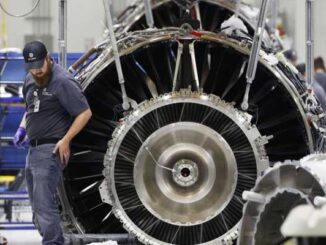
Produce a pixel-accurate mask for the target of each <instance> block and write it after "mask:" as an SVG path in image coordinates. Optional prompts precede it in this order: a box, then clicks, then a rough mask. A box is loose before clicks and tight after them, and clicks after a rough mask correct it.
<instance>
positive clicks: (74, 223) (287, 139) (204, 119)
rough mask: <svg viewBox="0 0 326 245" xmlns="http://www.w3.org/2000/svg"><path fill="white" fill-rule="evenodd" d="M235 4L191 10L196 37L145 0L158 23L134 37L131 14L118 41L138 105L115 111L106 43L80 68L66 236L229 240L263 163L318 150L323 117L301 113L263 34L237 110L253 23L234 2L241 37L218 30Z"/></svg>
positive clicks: (202, 4) (164, 7)
mask: <svg viewBox="0 0 326 245" xmlns="http://www.w3.org/2000/svg"><path fill="white" fill-rule="evenodd" d="M234 3H235V1H232V2H231V1H226V0H225V1H224V0H223V1H222V0H217V1H213V0H207V1H206V0H204V1H199V4H198V5H195V6H194V9H191V14H192V16H194V18H196V19H197V20H201V25H202V28H201V29H200V30H194V31H193V30H191V28H187V29H185V28H179V27H175V26H174V25H170V24H169V23H172V24H173V23H175V20H177V19H180V17H181V15H180V12H179V10H180V8H179V6H176V5H175V2H174V1H153V2H152V6H153V9H154V11H153V17H154V20H155V21H154V22H155V25H156V24H158V23H159V24H160V25H161V26H159V27H157V28H154V29H147V30H142V29H144V28H145V26H143V25H141V23H143V22H142V21H141V20H142V18H143V17H144V18H145V16H144V12H143V5H141V4H140V5H137V6H134V8H135V9H136V10H137V11H136V10H135V11H134V12H132V13H131V12H129V14H128V13H127V15H128V16H130V19H128V21H130V22H128V21H127V22H128V23H124V24H122V25H121V26H120V27H122V28H126V29H124V30H128V31H129V32H119V33H116V37H117V46H118V47H117V48H118V52H119V56H120V60H121V67H122V71H123V75H124V78H125V89H126V92H127V93H128V97H130V99H132V100H134V101H136V102H137V104H138V107H137V108H135V109H133V110H131V111H129V112H126V111H124V110H122V109H121V108H122V106H121V104H122V97H123V95H122V93H121V89H120V86H119V82H120V81H119V79H118V75H117V70H116V67H115V64H114V51H113V49H112V45H111V43H110V40H106V41H104V42H103V43H101V44H99V45H98V47H99V48H98V49H96V50H97V52H98V53H96V54H95V57H94V59H93V60H91V61H90V63H88V64H87V65H85V66H84V67H82V68H81V69H80V70H79V71H78V72H77V74H76V79H77V80H78V81H79V82H80V83H81V85H82V87H83V90H84V93H85V95H86V97H87V99H88V102H89V104H90V106H91V109H92V111H93V117H92V119H91V121H90V122H89V124H88V125H87V127H86V128H85V129H84V130H83V131H82V132H81V133H80V134H79V135H78V136H77V137H76V138H75V139H74V141H73V142H72V157H71V159H70V163H69V165H68V167H67V168H66V169H65V171H64V176H63V179H62V185H61V186H60V188H59V197H60V205H61V207H62V219H63V220H64V226H65V227H66V229H67V230H68V232H77V233H109V234H111V233H121V232H126V231H128V232H130V233H131V234H132V235H133V236H136V237H137V238H138V240H139V241H141V242H142V243H145V244H187V245H190V244H232V242H233V241H234V240H235V239H236V238H237V236H238V225H239V222H240V220H241V217H242V207H243V205H244V202H243V200H242V198H241V194H242V192H243V191H246V190H250V189H252V188H253V187H254V186H255V182H256V179H257V177H258V176H261V175H262V174H263V171H264V170H265V169H266V168H267V166H268V164H269V162H268V160H269V161H270V164H273V163H274V162H278V161H284V160H286V159H300V158H302V157H303V156H305V155H307V154H309V153H311V152H314V151H318V150H320V149H322V147H323V145H324V140H323V135H322V132H323V130H324V129H323V128H324V125H325V120H324V119H323V117H321V116H320V115H321V113H322V110H321V108H320V107H318V106H317V105H315V104H314V106H313V107H311V108H306V107H305V102H306V100H307V95H306V86H305V84H304V83H303V81H301V80H300V78H298V76H296V74H295V72H296V71H294V70H291V68H290V67H289V66H288V64H287V62H286V61H284V57H282V55H281V54H276V55H274V54H275V52H271V50H270V49H269V48H268V47H270V46H269V44H268V43H269V42H268V40H269V38H267V39H266V38H264V45H263V47H262V49H261V50H260V52H259V61H258V66H257V75H256V77H255V81H254V83H253V86H252V88H251V90H250V93H249V97H248V102H249V108H248V110H247V111H246V112H245V113H244V112H242V111H241V108H240V105H241V99H242V98H243V94H244V91H245V82H246V81H245V70H246V67H247V66H248V56H249V54H250V49H251V45H252V34H253V28H252V27H253V26H254V25H253V23H255V17H252V18H251V21H249V22H248V21H247V18H246V17H244V16H248V17H249V16H251V15H250V13H251V8H250V7H248V6H245V5H242V6H241V7H240V14H239V17H240V19H241V20H242V21H243V22H244V24H245V25H246V27H247V29H248V31H249V35H246V36H241V35H238V34H234V35H229V36H227V35H226V34H225V33H223V32H221V30H220V24H221V23H222V22H223V21H224V20H226V19H228V18H229V17H230V16H231V15H232V14H233V13H234V7H235V5H234ZM243 11H245V12H246V13H245V14H243V13H242V12H243ZM162 13H163V15H162ZM167 13H168V14H167ZM214 16H215V17H214ZM217 16H219V17H221V18H220V19H219V21H216V19H215V18H216V17H217ZM124 20H127V19H124ZM138 20H139V22H138ZM143 20H144V21H145V19H143ZM158 20H159V21H158ZM160 21H161V22H160ZM136 22H137V23H136ZM134 24H137V25H138V24H140V25H138V26H135V25H134ZM165 24H169V25H165ZM166 26H169V27H166ZM136 27H137V28H136ZM130 28H135V29H130ZM130 30H132V31H131V32H130ZM178 43H179V44H181V45H179V47H182V52H183V55H181V53H180V57H179V59H178V56H179V55H178V54H179V52H178ZM194 69H196V71H195V70H194ZM194 91H196V92H194ZM172 125H174V126H172ZM185 135H186V136H185ZM163 138H164V139H165V140H166V141H167V142H165V140H164V141H163V140H162V139H163ZM197 138H202V139H203V143H204V144H206V145H205V147H203V146H201V145H200V142H199V141H197ZM204 139H205V140H204ZM108 141H109V144H107V142H108ZM183 141H185V142H183ZM145 142H146V143H145ZM103 159H104V165H105V166H104V168H105V170H104V171H103ZM226 166H227V167H226ZM135 176H136V177H135ZM203 176H204V177H203ZM221 176H222V177H221ZM104 178H105V179H104ZM214 190H215V191H214ZM216 190H217V191H216ZM293 195H294V196H295V197H296V194H295V193H294V194H293ZM260 199H261V196H258V197H257V200H260ZM263 199H264V198H263ZM278 199H282V196H281V197H280V198H279V197H277V198H276V199H274V200H276V203H277V200H278ZM211 200H212V201H211ZM264 200H265V199H264ZM163 202H164V205H161V204H162V203H163ZM289 202H291V201H289ZM160 203H161V204H160ZM287 203H288V202H287ZM184 207H187V208H189V210H187V209H186V208H184ZM191 211H193V212H191ZM181 214H184V215H181ZM116 217H118V219H117V218H116ZM121 224H123V227H122V225H121Z"/></svg>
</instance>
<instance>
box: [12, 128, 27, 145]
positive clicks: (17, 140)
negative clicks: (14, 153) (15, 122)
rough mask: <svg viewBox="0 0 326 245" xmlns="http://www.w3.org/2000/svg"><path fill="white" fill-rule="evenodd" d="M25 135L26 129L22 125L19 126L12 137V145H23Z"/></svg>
mask: <svg viewBox="0 0 326 245" xmlns="http://www.w3.org/2000/svg"><path fill="white" fill-rule="evenodd" d="M25 137H26V130H25V129H24V128H23V127H19V128H18V129H17V132H16V134H15V136H14V139H13V143H14V145H15V146H17V147H20V146H23V143H24V139H25Z"/></svg>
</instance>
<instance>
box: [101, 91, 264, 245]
mask: <svg viewBox="0 0 326 245" xmlns="http://www.w3.org/2000/svg"><path fill="white" fill-rule="evenodd" d="M250 120H251V117H250V116H249V115H248V114H246V113H244V112H240V111H238V110H236V109H235V108H234V106H233V105H232V104H230V103H226V102H225V101H223V100H221V99H220V98H218V97H216V96H214V95H207V94H204V93H198V92H191V91H190V90H181V91H180V92H174V93H170V94H166V95H163V96H160V97H157V98H154V99H152V100H150V101H146V102H144V103H142V104H140V105H139V107H138V108H137V109H136V110H135V111H133V112H132V113H130V115H129V116H128V117H126V118H125V120H124V121H123V124H122V125H121V126H120V127H118V128H117V129H116V130H115V132H114V133H113V139H112V140H111V141H110V143H109V148H108V151H107V154H106V157H105V166H106V170H105V172H104V174H105V177H106V183H107V186H108V189H109V195H110V197H109V199H110V200H112V203H113V212H114V214H115V215H116V216H117V217H118V218H119V219H120V220H121V221H122V223H123V224H124V227H126V229H127V230H128V231H130V232H132V233H133V234H135V235H136V236H137V238H138V239H139V240H140V241H141V242H143V243H145V244H171V243H172V244H207V243H210V242H216V244H219V243H226V242H230V241H231V240H234V239H235V238H236V237H237V227H238V223H239V221H240V219H241V214H242V213H241V211H242V205H243V203H242V200H241V197H240V196H239V193H242V192H243V190H245V189H247V188H248V187H250V186H254V184H255V179H256V176H257V175H258V174H260V173H261V172H262V171H263V170H264V169H265V168H266V167H267V162H266V161H265V159H266V158H265V153H264V144H265V143H266V141H263V140H261V137H262V136H261V135H260V133H259V132H258V130H257V128H256V127H255V126H254V125H252V124H251V123H250ZM264 142H265V143H264ZM102 195H103V196H102V198H105V196H104V194H102ZM188 238H191V241H190V240H189V241H186V240H184V239H188ZM149 241H150V242H149Z"/></svg>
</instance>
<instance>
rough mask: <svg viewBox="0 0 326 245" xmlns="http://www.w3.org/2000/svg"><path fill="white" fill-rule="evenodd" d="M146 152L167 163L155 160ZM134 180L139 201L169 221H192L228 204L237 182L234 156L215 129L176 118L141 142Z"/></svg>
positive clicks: (193, 222) (205, 217)
mask: <svg viewBox="0 0 326 245" xmlns="http://www.w3.org/2000/svg"><path fill="white" fill-rule="evenodd" d="M144 148H146V149H144ZM149 152H153V155H154V156H153V157H154V158H155V159H158V163H159V164H160V165H163V166H165V167H166V168H161V166H160V165H156V164H155V162H154V161H153V159H152V156H151V155H150V154H149ZM168 168H169V169H170V170H169V169H168ZM134 180H135V188H136V190H137V193H138V196H139V197H140V200H141V201H142V203H143V204H144V205H145V206H146V208H147V209H148V210H150V211H151V213H152V214H153V215H155V216H156V217H158V218H159V219H161V220H164V221H165V222H168V223H171V224H181V225H196V224H201V223H204V222H206V221H207V220H209V219H211V218H212V217H215V216H216V215H218V214H219V213H220V212H221V210H223V209H224V207H225V206H226V205H227V204H228V203H229V201H230V199H231V198H232V196H233V194H234V190H235V185H236V182H237V167H236V160H235V157H234V154H233V152H232V149H231V147H230V146H229V145H228V144H227V142H226V141H225V140H224V138H223V137H222V136H221V135H220V134H218V133H217V132H215V131H214V130H212V129H210V128H209V127H207V126H204V125H201V124H199V123H192V122H191V123H190V122H178V123H173V124H169V125H167V126H165V127H162V128H160V129H158V130H157V131H155V132H154V133H153V134H152V135H151V136H149V138H148V139H147V140H146V141H145V142H144V143H143V145H142V147H141V148H140V150H139V151H138V154H137V157H136V160H135V167H134Z"/></svg>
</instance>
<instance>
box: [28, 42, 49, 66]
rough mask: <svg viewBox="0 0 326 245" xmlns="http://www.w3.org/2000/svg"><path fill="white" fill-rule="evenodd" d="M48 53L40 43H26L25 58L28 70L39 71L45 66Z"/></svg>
mask: <svg viewBox="0 0 326 245" xmlns="http://www.w3.org/2000/svg"><path fill="white" fill-rule="evenodd" d="M47 54H48V51H47V50H46V47H45V45H44V44H43V43H42V42H40V41H32V42H29V43H26V45H25V47H24V50H23V56H24V60H25V65H26V69H27V70H30V69H39V68H41V67H42V66H43V64H44V60H45V57H46V56H47Z"/></svg>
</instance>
